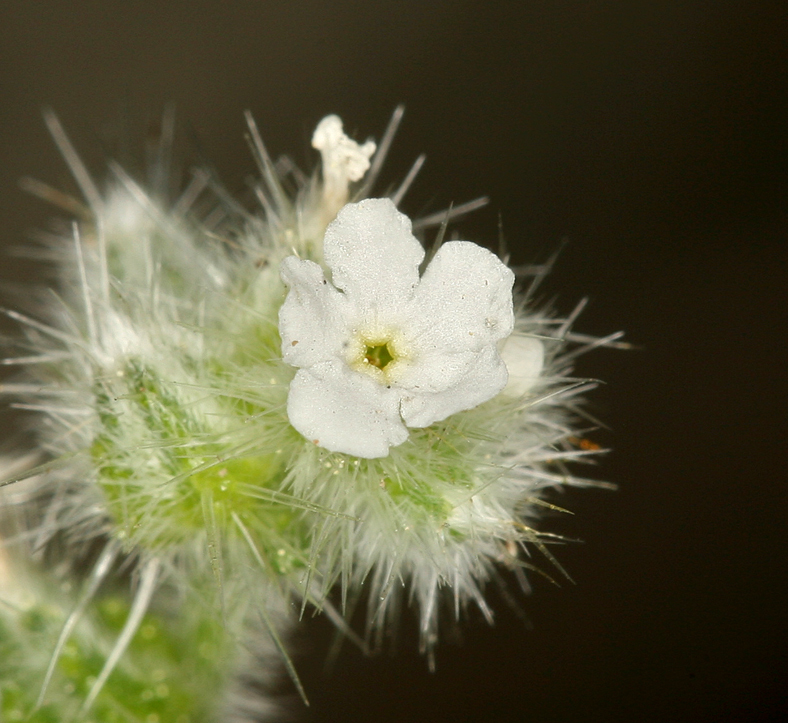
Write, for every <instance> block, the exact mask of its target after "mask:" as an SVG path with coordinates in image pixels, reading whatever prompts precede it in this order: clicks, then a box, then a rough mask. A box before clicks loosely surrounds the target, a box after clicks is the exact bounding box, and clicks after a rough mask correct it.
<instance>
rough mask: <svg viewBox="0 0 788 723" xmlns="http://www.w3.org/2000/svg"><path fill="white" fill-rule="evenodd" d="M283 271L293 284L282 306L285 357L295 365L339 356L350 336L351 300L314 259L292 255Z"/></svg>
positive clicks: (288, 281) (290, 284)
mask: <svg viewBox="0 0 788 723" xmlns="http://www.w3.org/2000/svg"><path fill="white" fill-rule="evenodd" d="M281 274H282V280H283V281H284V282H285V283H286V284H287V285H288V286H289V287H290V291H289V292H288V294H287V298H286V299H285V303H284V304H282V307H281V309H280V310H279V333H280V335H281V337H282V358H283V359H284V360H285V361H286V362H287V363H288V364H292V365H293V366H295V367H308V366H311V365H312V364H316V363H318V362H320V361H325V360H327V359H333V358H336V357H337V356H338V355H339V354H340V353H341V349H342V344H343V343H344V342H345V341H346V336H347V335H346V332H345V329H346V323H345V319H346V316H347V314H348V310H347V300H346V299H345V298H344V297H343V295H342V294H340V293H339V292H338V291H337V290H336V289H335V288H334V287H333V286H332V285H331V284H329V283H328V282H327V281H326V278H325V276H324V275H323V269H321V268H320V266H318V265H317V264H316V263H314V262H312V261H302V260H301V259H298V258H296V257H295V256H289V257H288V258H286V259H285V260H284V261H282V266H281Z"/></svg>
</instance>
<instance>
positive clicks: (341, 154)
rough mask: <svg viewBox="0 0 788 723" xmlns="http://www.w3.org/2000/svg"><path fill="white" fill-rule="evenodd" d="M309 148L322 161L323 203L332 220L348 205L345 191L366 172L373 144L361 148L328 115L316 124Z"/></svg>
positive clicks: (339, 120) (369, 143) (333, 116)
mask: <svg viewBox="0 0 788 723" xmlns="http://www.w3.org/2000/svg"><path fill="white" fill-rule="evenodd" d="M312 147H313V148H316V149H317V150H319V151H320V156H321V159H322V161H323V200H324V201H325V202H326V203H327V204H328V206H329V207H331V208H332V215H331V218H333V217H334V215H335V214H336V212H337V211H339V209H340V208H342V206H344V205H345V204H346V203H347V200H348V187H349V185H350V183H351V182H352V181H359V180H361V178H362V177H363V176H364V174H365V173H366V172H367V171H368V170H369V159H370V158H371V156H372V154H373V153H374V152H375V148H376V145H375V143H374V141H367V142H366V143H365V144H364V145H363V146H362V145H360V144H358V143H356V142H355V141H354V140H353V139H352V138H350V137H348V136H347V135H345V133H344V132H343V131H342V119H341V118H340V117H339V116H337V115H327V116H326V117H325V118H323V120H321V121H320V123H318V124H317V128H315V132H314V134H313V135H312Z"/></svg>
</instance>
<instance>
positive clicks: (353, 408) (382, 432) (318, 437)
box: [287, 361, 408, 459]
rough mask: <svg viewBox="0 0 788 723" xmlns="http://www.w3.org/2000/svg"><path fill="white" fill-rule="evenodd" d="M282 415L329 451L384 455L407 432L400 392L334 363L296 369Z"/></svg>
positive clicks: (361, 455)
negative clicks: (401, 414)
mask: <svg viewBox="0 0 788 723" xmlns="http://www.w3.org/2000/svg"><path fill="white" fill-rule="evenodd" d="M287 416H288V417H289V418H290V424H292V425H293V427H295V428H296V429H297V430H298V431H299V432H300V433H301V434H303V435H304V437H306V438H307V439H310V440H312V441H313V442H314V443H315V444H317V445H318V446H320V447H324V448H325V449H327V450H329V451H331V452H343V453H345V454H352V455H354V456H355V457H365V458H367V459H372V458H375V457H386V456H387V455H388V453H389V447H391V446H396V445H398V444H402V443H403V442H404V441H405V440H406V439H407V438H408V430H407V429H406V428H405V425H404V424H403V423H402V420H401V419H400V415H399V393H398V392H397V391H396V390H394V389H387V388H386V387H385V386H383V385H381V384H378V382H376V381H375V380H374V379H371V378H370V377H368V376H367V375H366V374H360V373H358V372H354V371H352V370H351V369H349V368H348V367H347V366H346V365H345V364H343V363H342V362H339V361H328V362H322V363H320V364H316V365H314V366H312V367H310V368H309V369H301V370H300V371H299V372H298V373H297V374H296V376H295V378H294V379H293V381H292V382H291V383H290V394H289V396H288V398H287Z"/></svg>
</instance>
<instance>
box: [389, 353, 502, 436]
mask: <svg viewBox="0 0 788 723" xmlns="http://www.w3.org/2000/svg"><path fill="white" fill-rule="evenodd" d="M507 378H508V374H507V372H506V365H505V364H504V363H503V360H502V359H501V357H500V355H499V354H498V351H497V349H496V348H495V347H493V346H488V347H485V348H484V349H482V351H481V352H479V354H478V355H476V362H475V364H473V365H472V366H471V367H470V368H469V370H468V372H467V373H466V374H465V375H464V376H463V377H462V378H461V379H459V380H458V381H457V382H456V383H455V384H454V386H451V387H449V388H447V389H444V390H443V391H439V392H435V393H427V394H423V393H415V394H413V393H408V392H403V396H402V402H401V404H400V413H401V414H402V418H403V419H404V420H405V424H407V425H408V426H409V427H429V426H430V425H431V424H433V423H434V422H439V421H441V420H442V419H446V417H450V416H451V415H452V414H456V413H457V412H462V411H464V410H466V409H473V407H477V406H479V405H480V404H482V403H483V402H486V401H487V400H488V399H492V398H493V397H494V396H495V395H496V394H498V392H500V391H501V390H502V389H503V388H504V386H506V380H507Z"/></svg>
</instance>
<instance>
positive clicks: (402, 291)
mask: <svg viewBox="0 0 788 723" xmlns="http://www.w3.org/2000/svg"><path fill="white" fill-rule="evenodd" d="M323 255H324V258H325V261H326V264H327V265H328V266H329V267H330V269H331V272H332V278H333V282H334V285H335V286H336V287H337V288H338V289H342V290H343V291H344V292H345V293H346V294H347V296H348V298H349V299H350V300H352V302H353V303H354V304H355V305H356V306H357V308H358V309H359V310H360V311H361V312H362V313H363V314H364V315H365V316H369V315H370V313H371V314H372V315H375V314H376V312H378V311H380V312H381V313H383V314H385V315H387V316H388V315H391V314H392V312H393V313H396V312H397V310H399V309H400V308H401V307H402V306H403V305H404V304H405V303H406V302H407V301H408V300H409V299H410V298H411V296H412V294H413V289H414V288H415V287H416V286H417V284H418V283H419V264H420V263H421V261H422V259H423V258H424V249H423V247H422V245H421V244H420V243H419V242H418V240H417V239H416V237H415V236H414V235H413V234H412V233H411V223H410V219H409V218H408V217H407V216H405V215H404V214H401V213H400V212H399V211H397V208H396V206H395V205H394V204H393V203H392V202H391V200H389V199H388V198H369V199H367V200H365V201H361V202H360V203H349V204H348V205H347V206H345V207H344V208H343V209H342V210H341V211H340V212H339V213H338V214H337V217H336V219H334V221H332V222H331V223H330V224H329V226H328V228H327V229H326V234H325V238H324V240H323Z"/></svg>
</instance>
